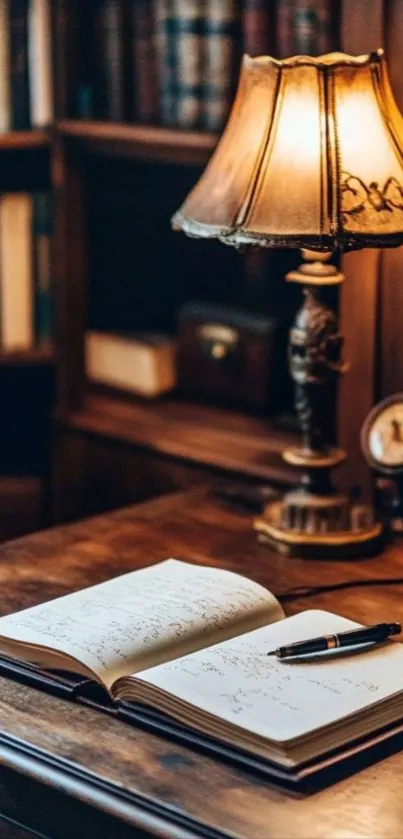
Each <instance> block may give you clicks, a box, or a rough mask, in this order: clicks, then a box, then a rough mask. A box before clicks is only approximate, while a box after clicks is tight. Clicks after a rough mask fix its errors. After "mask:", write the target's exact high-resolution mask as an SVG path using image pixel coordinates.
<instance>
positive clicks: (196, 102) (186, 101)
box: [173, 0, 205, 129]
mask: <svg viewBox="0 0 403 839" xmlns="http://www.w3.org/2000/svg"><path fill="white" fill-rule="evenodd" d="M204 5H205V3H204V0H174V5H173V10H174V19H175V23H176V27H175V49H176V56H177V59H176V61H177V74H178V86H177V124H178V125H179V126H180V127H181V128H185V129H186V128H188V129H191V128H199V127H200V125H201V116H202V108H203V63H202V62H203V47H204V46H205V45H204V38H205V36H204Z"/></svg>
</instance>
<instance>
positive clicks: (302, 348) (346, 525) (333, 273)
mask: <svg viewBox="0 0 403 839" xmlns="http://www.w3.org/2000/svg"><path fill="white" fill-rule="evenodd" d="M303 255H304V258H305V259H308V260H309V259H313V260H314V261H313V262H311V263H304V264H303V265H301V266H300V267H299V269H298V270H297V271H292V272H290V274H288V275H287V279H288V280H290V281H292V282H298V283H301V284H303V286H304V298H305V300H304V303H303V306H302V307H301V309H300V311H299V312H298V314H297V316H296V319H295V323H294V326H293V327H292V329H291V332H290V343H289V365H290V373H291V376H292V378H293V379H294V382H295V397H296V398H295V406H296V411H297V414H298V418H299V422H300V426H301V432H302V445H301V448H298V449H288V450H286V451H285V452H284V454H283V457H284V460H285V461H286V462H287V463H290V464H291V465H292V466H294V467H297V468H299V469H301V482H300V485H299V486H298V487H297V488H296V489H295V490H293V491H291V492H288V493H286V495H285V496H284V497H283V499H282V500H281V501H274V502H271V503H269V504H267V505H266V507H265V509H264V511H263V513H262V515H261V516H260V517H259V518H258V519H257V520H256V521H255V524H254V527H255V530H256V533H257V538H258V540H259V541H261V542H262V543H267V544H269V545H270V547H271V548H273V549H275V550H276V551H278V552H279V553H281V554H286V555H287V556H301V557H312V558H313V557H322V558H325V557H326V558H327V557H329V558H330V557H333V558H337V557H356V556H363V555H366V556H368V555H374V554H375V553H377V552H378V551H379V549H380V547H381V545H382V536H383V527H382V525H381V524H380V523H379V522H376V521H374V515H373V510H372V508H371V507H369V506H364V505H361V504H354V503H351V501H350V499H349V498H348V496H347V495H345V494H343V493H339V492H338V491H337V490H336V489H335V488H334V487H333V485H332V481H331V470H332V469H334V468H335V467H337V466H338V465H339V464H340V463H342V462H343V460H345V453H344V452H343V451H342V450H341V449H338V448H334V447H333V445H332V443H331V442H329V441H331V440H332V439H333V437H334V419H335V415H336V395H337V380H338V377H339V376H340V374H341V373H343V372H344V371H345V369H346V365H345V364H344V363H343V361H342V358H341V350H342V343H343V341H342V337H341V335H340V332H339V328H338V323H337V318H336V316H335V314H334V312H332V311H331V309H329V308H328V307H327V306H326V305H325V304H324V303H323V302H322V300H321V297H320V288H321V287H322V288H323V287H324V286H332V285H338V284H340V283H341V282H342V281H343V279H344V278H343V275H342V274H341V273H340V272H339V271H338V270H337V268H335V267H334V266H332V265H327V264H325V263H326V261H327V259H328V256H329V255H328V254H312V253H311V252H309V251H305V252H304V251H303Z"/></svg>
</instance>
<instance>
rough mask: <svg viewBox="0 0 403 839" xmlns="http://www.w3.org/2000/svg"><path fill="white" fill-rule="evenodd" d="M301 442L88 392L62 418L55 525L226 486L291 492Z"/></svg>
mask: <svg viewBox="0 0 403 839" xmlns="http://www.w3.org/2000/svg"><path fill="white" fill-rule="evenodd" d="M297 439H298V438H297V436H296V434H294V433H292V432H288V433H287V432H284V431H282V430H279V429H278V428H277V427H276V425H275V424H274V423H273V422H270V420H269V419H266V418H259V417H254V416H248V415H246V414H242V413H239V412H236V411H229V410H225V409H220V408H214V407H210V406H206V405H202V404H197V403H194V404H192V403H189V402H183V401H179V400H175V399H172V398H166V399H159V400H152V401H147V400H141V399H135V398H131V399H130V398H129V399H128V398H125V397H122V396H120V395H119V394H113V393H109V394H108V393H106V394H105V393H98V392H97V391H92V390H88V391H87V393H86V395H85V399H84V402H83V405H82V408H81V410H79V411H74V412H73V411H71V412H67V413H61V414H60V415H58V417H57V421H56V425H55V436H54V441H55V447H54V461H53V464H54V474H53V477H54V480H53V487H54V492H53V506H54V512H55V516H56V518H55V521H57V522H63V521H71V520H72V519H74V518H80V517H82V516H83V515H89V514H93V513H97V512H102V511H104V510H106V509H111V508H112V507H117V506H120V505H122V504H128V503H131V502H134V501H138V500H144V499H145V498H150V497H151V496H152V495H158V494H160V493H162V492H166V491H168V490H173V489H175V488H176V489H179V488H189V487H190V486H192V485H196V484H200V483H201V482H202V483H208V484H211V483H213V482H214V481H217V479H222V478H229V479H230V480H234V479H236V480H238V479H241V480H242V481H243V482H244V483H245V484H246V485H247V484H248V482H249V483H250V482H252V481H255V482H257V483H259V484H262V483H270V484H271V485H274V486H287V485H288V486H289V485H290V484H293V483H295V482H296V481H297V480H298V479H299V475H298V474H297V471H296V470H295V469H292V468H291V467H288V466H287V465H286V464H285V463H284V461H283V458H282V451H283V450H284V448H285V447H286V446H290V445H293V444H295V443H296V442H297Z"/></svg>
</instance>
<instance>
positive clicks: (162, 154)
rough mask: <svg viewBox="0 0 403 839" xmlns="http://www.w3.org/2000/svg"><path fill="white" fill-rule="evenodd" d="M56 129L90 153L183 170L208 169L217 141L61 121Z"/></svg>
mask: <svg viewBox="0 0 403 839" xmlns="http://www.w3.org/2000/svg"><path fill="white" fill-rule="evenodd" d="M57 128H58V131H59V132H60V133H61V134H62V135H63V136H64V137H65V138H66V140H69V141H70V143H71V144H75V145H76V146H79V147H80V148H81V149H82V150H85V151H87V152H88V151H89V152H93V153H97V154H107V155H112V156H116V157H129V158H132V159H133V160H144V161H152V162H154V163H155V162H159V163H177V164H182V165H184V166H190V165H191V166H205V164H206V163H207V162H208V159H209V157H210V155H211V153H212V151H213V150H214V147H215V145H216V143H217V139H218V137H217V135H216V134H212V133H208V132H203V133H202V132H199V131H183V130H175V129H171V128H164V127H160V126H145V125H126V124H124V123H110V122H109V123H108V122H88V121H86V120H62V121H60V122H59V123H58V124H57Z"/></svg>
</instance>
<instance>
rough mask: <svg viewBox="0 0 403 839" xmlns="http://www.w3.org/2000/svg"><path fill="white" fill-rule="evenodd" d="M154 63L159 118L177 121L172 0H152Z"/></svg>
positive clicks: (162, 120)
mask: <svg viewBox="0 0 403 839" xmlns="http://www.w3.org/2000/svg"><path fill="white" fill-rule="evenodd" d="M154 16H155V18H154V19H155V42H156V65H157V81H158V95H159V109H160V119H161V122H162V123H163V124H164V125H171V126H172V125H175V124H176V123H177V81H178V79H177V50H176V19H175V16H174V7H173V0H154Z"/></svg>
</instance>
